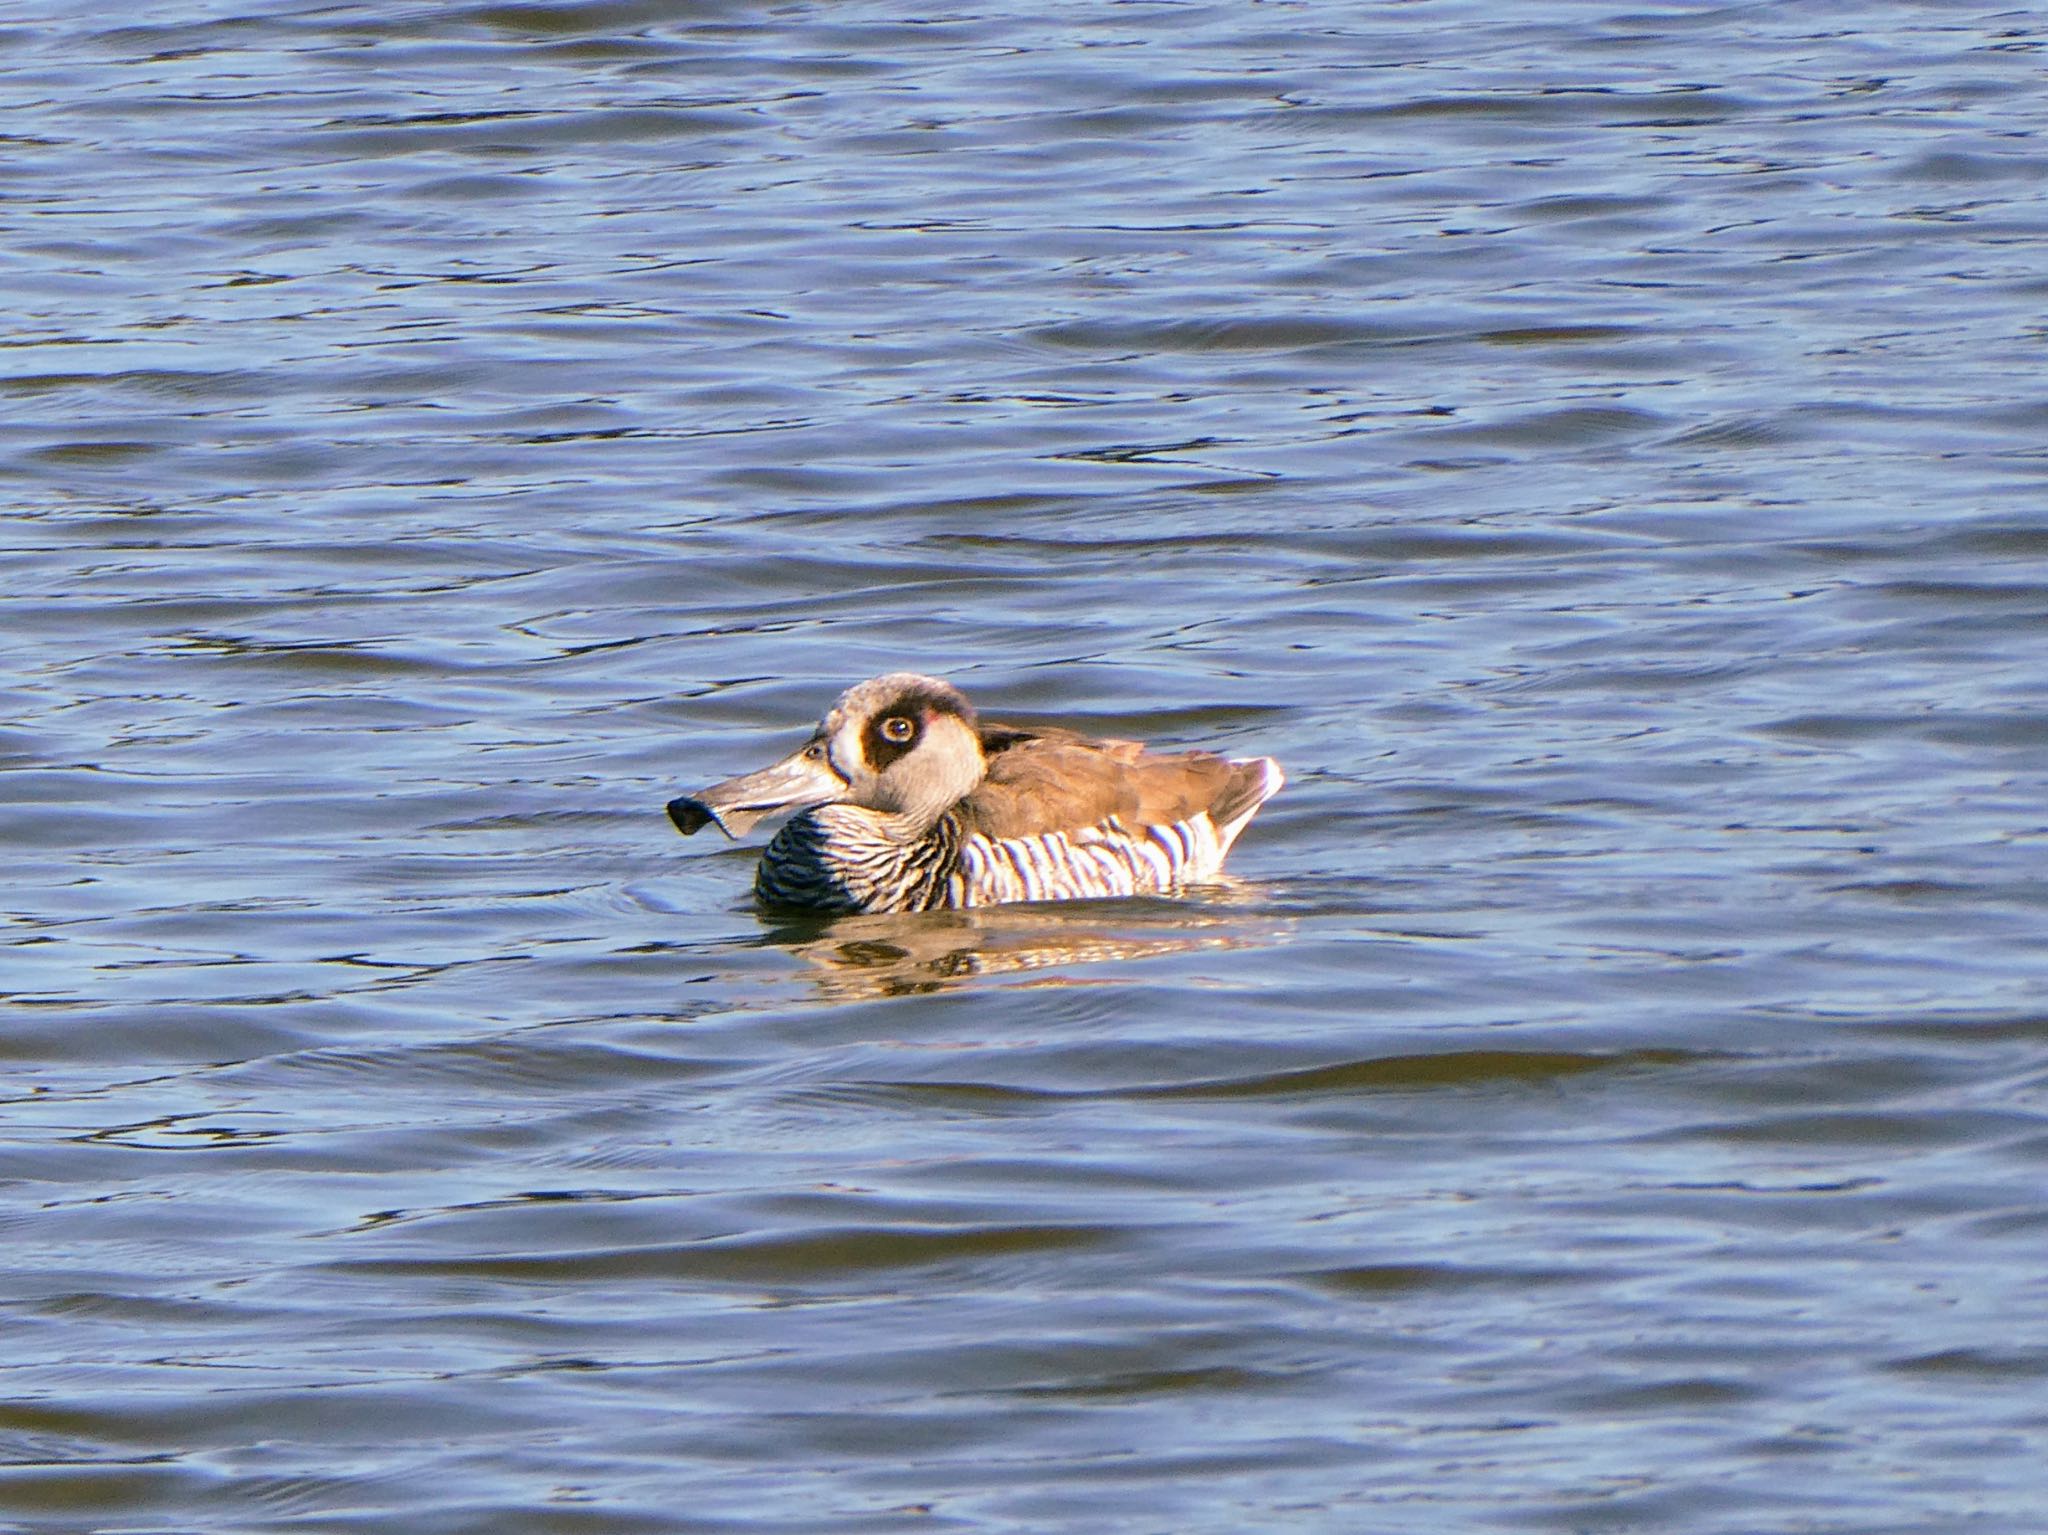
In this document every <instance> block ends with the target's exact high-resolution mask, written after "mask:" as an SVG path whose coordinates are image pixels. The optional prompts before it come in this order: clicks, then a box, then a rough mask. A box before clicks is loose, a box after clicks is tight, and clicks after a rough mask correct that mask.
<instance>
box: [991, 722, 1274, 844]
mask: <svg viewBox="0 0 2048 1535" xmlns="http://www.w3.org/2000/svg"><path fill="white" fill-rule="evenodd" d="M981 737H982V750H983V751H984V752H986V753H987V754H988V777H987V778H985V779H983V780H982V782H981V785H980V786H979V787H978V788H976V789H975V791H974V792H973V793H972V794H970V795H968V796H967V798H966V799H964V800H962V801H961V802H960V814H961V817H962V819H963V820H965V821H966V823H967V829H968V830H969V831H978V832H980V833H981V834H982V835H983V836H987V837H994V838H1004V837H1034V836H1037V835H1039V834H1040V833H1043V832H1051V831H1074V830H1078V829H1079V828H1081V827H1083V826H1094V825H1097V824H1099V823H1100V822H1103V821H1106V820H1108V819H1109V818H1110V817H1111V816H1115V817H1116V818H1117V819H1119V820H1121V821H1122V822H1123V823H1124V824H1125V825H1126V826H1134V827H1135V826H1158V825H1163V824H1166V823H1169V822H1173V821H1185V820H1186V819H1188V817H1190V816H1193V815H1198V814H1200V813H1201V812H1202V811H1204V810H1207V809H1209V808H1210V807H1211V806H1212V805H1214V804H1215V803H1216V802H1217V800H1218V799H1219V798H1221V797H1224V796H1226V794H1227V792H1228V791H1229V790H1230V788H1231V787H1232V785H1233V783H1234V782H1235V780H1236V779H1237V778H1238V777H1239V776H1241V775H1240V771H1239V767H1238V765H1237V764H1235V763H1231V762H1226V761H1224V760H1223V759H1222V758H1221V757H1218V756H1215V755H1213V754H1212V753H1209V752H1173V753H1168V752H1148V751H1147V750H1145V748H1144V747H1143V746H1142V745H1140V744H1139V743H1138V742H1136V741H1095V740H1090V739H1089V738H1088V737H1086V736H1081V735H1075V734H1074V733H1073V732H1071V731H1066V730H1024V729H1019V728H1018V727H1016V726H1012V725H996V724H985V725H983V726H982V727H981Z"/></svg>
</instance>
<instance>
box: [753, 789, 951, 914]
mask: <svg viewBox="0 0 2048 1535" xmlns="http://www.w3.org/2000/svg"><path fill="white" fill-rule="evenodd" d="M799 820H800V821H807V822H808V823H809V825H810V826H811V827H814V828H815V832H814V833H813V832H803V833H800V835H802V837H803V841H804V843H805V848H804V859H805V861H807V862H810V863H812V865H813V867H814V868H815V869H816V872H817V876H818V877H821V878H822V880H823V882H824V883H826V884H828V885H830V886H831V887H833V888H834V889H835V890H836V891H837V892H838V893H839V895H840V897H841V898H842V899H843V900H844V902H845V903H846V905H847V906H848V907H850V908H851V909H853V910H857V911H921V910H923V909H925V908H926V907H930V906H938V905H943V904H944V895H945V890H946V880H947V878H948V876H950V875H951V874H952V872H953V870H954V869H955V868H956V867H958V865H959V862H960V840H961V835H962V833H961V826H960V820H959V818H958V817H957V816H954V815H950V814H947V813H945V812H943V811H942V812H941V813H940V814H939V815H938V817H937V818H936V819H930V820H927V819H924V818H921V817H917V816H913V815H906V814H901V813H891V812H887V811H880V810H864V809H856V808H855V807H853V806H850V805H827V806H824V807H822V808H820V809H818V810H814V811H812V812H810V814H809V816H808V817H800V818H799ZM796 826H797V823H792V828H793V829H794V828H796ZM778 840H780V839H778ZM790 851H792V852H794V851H795V848H794V847H792V848H791V850H790ZM772 857H773V850H772V849H771V858H772ZM764 867H765V865H764Z"/></svg>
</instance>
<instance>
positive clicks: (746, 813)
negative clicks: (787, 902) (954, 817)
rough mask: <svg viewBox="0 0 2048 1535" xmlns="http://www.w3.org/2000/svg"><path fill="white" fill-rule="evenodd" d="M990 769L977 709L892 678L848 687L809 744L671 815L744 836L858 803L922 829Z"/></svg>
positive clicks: (948, 691) (681, 802) (690, 826)
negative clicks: (791, 815)
mask: <svg viewBox="0 0 2048 1535" xmlns="http://www.w3.org/2000/svg"><path fill="white" fill-rule="evenodd" d="M987 769H988V763H987V759H986V758H985V757H983V755H982V749H981V733H980V731H979V730H978V729H977V728H976V726H975V720H974V706H973V705H972V704H970V703H968V701H967V700H966V699H965V698H964V697H962V696H961V693H960V690H959V689H958V688H956V687H954V686H953V685H952V684H951V683H949V682H941V681H940V680H939V679H938V678H936V677H924V676H920V675H918V674H917V673H916V672H891V673H890V674H889V675H888V676H886V677H875V678H872V679H870V680H869V681H867V682H862V683H856V684H855V685H854V686H853V687H850V688H848V689H847V690H846V691H845V692H844V693H842V694H841V695H840V697H839V702H837V703H836V704H834V705H833V706H832V710H831V712H830V713H828V714H827V715H826V716H825V718H824V719H822V720H821V721H819V723H818V728H817V729H816V730H815V731H813V732H812V734H811V738H810V740H809V741H807V742H805V743H804V744H803V746H801V747H800V748H798V749H797V750H796V751H794V752H792V753H791V754H790V755H789V756H787V757H784V758H783V759H782V760H781V761H780V762H776V763H772V764H770V765H769V766H767V767H764V768H762V769H761V770H760V771H759V772H755V773H745V774H742V775H741V776H740V777H738V778H728V779H727V780H726V781H725V782H724V783H720V784H713V785H712V786H711V787H710V788H708V789H704V790H701V791H699V792H698V793H696V794H686V795H683V796H682V797H681V798H678V799H672V800H670V801H669V802H668V817H669V819H670V820H671V821H673V822H675V824H676V830H678V831H680V832H681V833H682V834H683V835H684V836H686V837H687V836H689V835H690V833H692V832H696V831H701V830H703V829H704V827H706V826H708V825H710V824H711V823H713V822H716V823H717V825H718V829H719V830H720V831H722V832H724V833H725V834H726V835H727V836H728V837H743V836H745V835H746V834H747V832H748V831H749V830H750V829H751V828H752V827H753V825H754V823H755V822H757V821H759V820H761V819H762V818H763V817H765V816H770V815H773V814H775V813H776V812H777V811H779V810H803V809H808V808H811V807H813V806H817V805H857V806H859V807H860V808H862V809H864V810H874V811H880V812H881V813H883V814H885V815H890V816H897V817H902V818H903V819H904V821H905V823H906V825H907V826H908V828H909V829H910V830H912V831H915V832H923V831H924V830H926V829H928V828H929V827H930V826H931V825H932V824H933V823H934V822H935V821H937V820H938V818H939V817H940V816H942V815H944V814H945V813H946V812H947V811H948V810H949V809H951V808H952V807H953V806H954V805H955V804H957V803H958V802H959V801H960V800H961V799H962V798H964V797H965V796H966V795H967V794H969V793H971V792H972V791H973V789H974V787H975V785H976V784H978V783H980V782H981V779H982V775H983V774H984V773H985V772H986V771H987Z"/></svg>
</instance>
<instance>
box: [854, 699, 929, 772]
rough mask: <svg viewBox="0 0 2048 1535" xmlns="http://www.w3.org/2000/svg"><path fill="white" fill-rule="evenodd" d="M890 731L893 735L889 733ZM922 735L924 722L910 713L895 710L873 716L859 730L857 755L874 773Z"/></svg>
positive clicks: (886, 766)
mask: <svg viewBox="0 0 2048 1535" xmlns="http://www.w3.org/2000/svg"><path fill="white" fill-rule="evenodd" d="M892 732H893V734H892ZM923 734H924V721H923V720H922V719H920V718H918V717H917V716H916V715H914V714H905V713H901V712H898V711H895V710H892V711H890V712H889V713H887V714H881V715H877V716H876V717H875V718H874V719H871V720H869V721H868V722H867V725H866V727H865V728H864V729H863V730H862V731H861V733H860V749H861V755H862V756H864V757H866V758H867V759H868V766H869V767H871V768H873V769H874V770H875V771H876V772H877V773H880V772H883V771H885V770H886V769H887V768H888V766H889V764H890V763H892V762H894V761H896V760H897V759H898V758H899V757H901V756H902V755H903V754H904V753H905V752H907V751H909V750H910V749H911V747H913V746H915V745H917V743H918V739H919V737H921V736H922V735H923Z"/></svg>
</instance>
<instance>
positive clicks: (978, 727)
mask: <svg viewBox="0 0 2048 1535" xmlns="http://www.w3.org/2000/svg"><path fill="white" fill-rule="evenodd" d="M1283 781H1284V779H1283V776H1282V774H1281V772H1280V767H1279V764H1278V763H1276V762H1274V761H1273V760H1272V759H1271V758H1270V757H1255V758H1251V759H1247V760H1242V761H1227V760H1225V759H1223V758H1221V757H1217V756H1214V755H1212V754H1210V753H1207V752H1185V753H1178V754H1162V753H1154V752H1149V751H1147V750H1146V749H1145V748H1143V747H1142V746H1139V745H1138V744H1137V743H1135V742H1129V741H1097V740H1090V739H1088V738H1086V737H1082V736H1078V735H1075V734H1073V733H1071V732H1068V731H1061V730H1028V729H1019V728H1016V727H1012V726H1005V725H983V724H981V723H979V722H978V721H977V720H976V719H975V715H974V710H973V707H972V706H971V705H970V704H969V703H968V702H967V700H966V699H965V698H963V697H962V696H961V695H960V694H959V692H958V691H957V690H955V689H954V688H952V687H951V686H949V685H948V684H946V683H944V682H940V681H938V680H936V679H934V678H930V677H922V676H918V675H915V674H913V673H904V672H899V673H895V674H892V675H890V676H887V677H878V678H875V679H874V680H873V681H871V682H864V683H861V684H859V685H858V686H856V687H853V688H850V689H848V691H847V692H846V694H845V695H844V696H843V697H841V699H840V700H839V702H838V703H837V704H836V705H835V706H834V707H833V709H832V711H831V713H829V714H828V715H827V716H826V717H825V720H824V722H823V723H822V724H820V726H819V727H818V729H817V731H816V733H815V734H814V735H813V736H812V738H811V740H810V741H809V743H808V744H806V745H805V746H804V747H803V748H802V749H801V750H799V751H798V752H796V753H794V754H793V755H791V756H790V757H788V758H785V759H784V760H783V761H781V762H779V763H776V764H774V765H773V766H771V767H768V768H764V769H762V770H761V771H760V772H758V773H750V774H746V775H744V776H742V777H740V778H734V779H728V780H727V781H726V782H725V783H722V784H718V785H715V786H714V787H712V788H710V789H707V790H705V791H704V792H703V793H702V794H699V795H694V796H688V795H686V796H683V797H681V798H678V799H676V800H673V801H671V802H670V804H669V807H668V812H669V816H670V818H671V819H672V820H673V821H674V822H675V824H676V826H677V827H678V829H680V830H681V831H682V832H683V833H684V834H686V835H687V834H689V833H691V832H694V831H697V830H699V829H700V828H702V827H703V826H705V825H708V824H710V823H712V822H714V821H715V822H716V823H717V824H718V826H719V828H720V830H722V831H724V832H725V833H726V834H727V835H728V836H739V835H742V834H744V833H745V831H746V830H747V829H748V828H749V827H751V826H752V825H753V824H754V823H755V822H756V821H758V820H760V819H761V818H762V817H763V816H766V815H769V814H772V813H773V812H774V811H776V810H779V809H786V808H792V807H797V806H803V807H808V808H805V809H802V810H800V812H799V813H798V814H797V815H795V816H794V817H793V818H792V819H791V820H790V822H789V824H788V825H786V826H784V827H783V829H782V830H781V831H780V832H778V833H777V834H776V836H775V838H774V839H773V840H772V841H771V842H770V843H769V845H768V848H767V850H766V852H765V853H764V854H763V855H762V858H761V867H760V870H759V872H758V873H757V875H756V876H755V884H754V888H755V894H756V896H757V897H758V898H759V899H760V901H761V902H762V904H763V905H766V906H773V907H784V908H794V909H798V910H805V911H818V912H863V911H922V910H928V909H932V908H936V907H961V906H989V905H995V904H998V903H1002V902H1010V901H1057V900H1072V899H1077V898H1089V897H1107V896H1128V895H1144V894H1161V893H1167V892H1171V891H1174V890H1177V889H1179V888H1180V887H1181V886H1182V885H1184V884H1187V883H1190V882H1193V881H1198V880H1203V879H1207V878H1210V877H1212V876H1214V875H1215V874H1216V873H1217V872H1218V871H1219V870H1220V869H1221V868H1222V865H1223V860H1224V858H1225V856H1226V855H1227V854H1228V853H1229V851H1230V847H1231V844H1232V843H1233V842H1235V841H1236V839H1237V836H1238V833H1239V832H1241V831H1243V829H1244V827H1245V825H1246V824H1247V823H1248V822H1249V821H1250V820H1251V818H1252V816H1253V815H1254V814H1255V813H1256V812H1257V810H1258V808H1259V806H1260V805H1262V804H1263V803H1264V802H1265V801H1266V800H1267V799H1268V798H1270V797H1271V796H1272V794H1273V793H1274V792H1275V791H1276V790H1278V789H1279V788H1280V786H1281V784H1282V782H1283Z"/></svg>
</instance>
